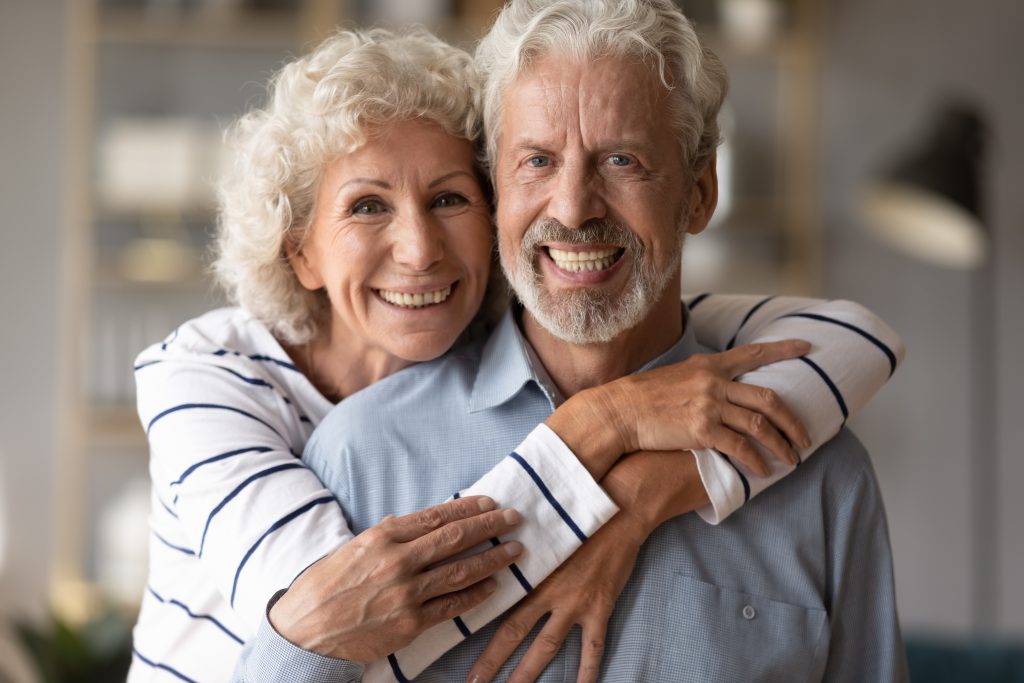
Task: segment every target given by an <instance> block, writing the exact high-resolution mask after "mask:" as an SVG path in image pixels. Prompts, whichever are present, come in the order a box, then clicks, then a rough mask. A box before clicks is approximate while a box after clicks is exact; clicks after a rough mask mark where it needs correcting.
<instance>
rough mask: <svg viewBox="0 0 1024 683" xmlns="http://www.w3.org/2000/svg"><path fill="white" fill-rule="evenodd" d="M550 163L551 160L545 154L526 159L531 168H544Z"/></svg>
mask: <svg viewBox="0 0 1024 683" xmlns="http://www.w3.org/2000/svg"><path fill="white" fill-rule="evenodd" d="M550 163H551V161H550V160H549V159H548V158H547V157H545V156H535V157H530V158H529V159H527V160H526V165H527V166H529V167H530V168H544V167H545V166H547V165H548V164H550Z"/></svg>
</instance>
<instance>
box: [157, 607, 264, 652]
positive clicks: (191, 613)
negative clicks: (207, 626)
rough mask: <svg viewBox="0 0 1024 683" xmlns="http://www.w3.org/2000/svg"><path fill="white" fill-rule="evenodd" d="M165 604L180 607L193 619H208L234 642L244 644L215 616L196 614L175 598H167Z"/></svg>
mask: <svg viewBox="0 0 1024 683" xmlns="http://www.w3.org/2000/svg"><path fill="white" fill-rule="evenodd" d="M167 604H168V605H174V606H175V607H180V608H181V609H183V610H185V613H186V614H188V615H189V616H190V617H192V618H193V619H204V620H206V621H209V622H210V623H211V624H213V625H214V626H216V627H217V628H219V629H220V630H221V631H223V632H224V634H225V635H226V636H228V637H229V638H231V639H232V640H234V641H235V642H236V643H238V644H239V645H245V641H244V640H242V639H241V638H239V637H238V636H236V635H235V634H234V633H232V632H231V631H230V630H228V628H227V627H226V626H225V625H224V624H222V623H220V622H219V621H218V620H217V619H216V618H214V617H212V616H210V615H209V614H196V613H195V612H193V611H192V610H190V609H189V608H188V606H187V605H185V604H184V603H181V602H179V601H177V600H168V601H167Z"/></svg>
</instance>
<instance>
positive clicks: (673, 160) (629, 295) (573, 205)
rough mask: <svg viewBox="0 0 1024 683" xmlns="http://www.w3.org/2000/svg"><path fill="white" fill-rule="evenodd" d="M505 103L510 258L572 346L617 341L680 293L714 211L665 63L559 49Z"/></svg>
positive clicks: (501, 180) (513, 279) (539, 311)
mask: <svg viewBox="0 0 1024 683" xmlns="http://www.w3.org/2000/svg"><path fill="white" fill-rule="evenodd" d="M503 105H504V107H503V113H502V120H501V126H500V138H499V140H498V146H497V158H496V160H495V181H496V186H497V194H498V205H497V223H498V237H499V247H500V250H501V263H502V267H503V268H504V270H505V272H506V275H507V276H508V279H509V282H510V283H511V284H512V287H513V289H515V291H516V294H517V295H518V296H519V298H520V300H521V301H522V302H523V304H524V305H525V307H526V309H527V310H528V311H529V312H530V313H531V314H532V315H533V316H534V318H536V319H537V321H538V322H539V323H540V324H541V325H542V326H543V327H544V328H546V329H547V330H548V331H549V332H551V333H552V334H554V335H555V336H556V337H559V338H561V339H563V340H565V341H568V342H572V343H577V344H586V343H595V342H605V341H609V340H611V339H613V338H615V337H616V336H618V335H619V334H620V333H622V332H624V331H626V330H628V329H631V328H633V327H635V326H636V325H637V324H638V323H639V322H641V321H643V320H644V319H645V318H647V316H648V314H649V313H650V312H651V309H652V308H653V307H654V305H655V304H656V303H658V301H660V300H661V299H662V298H663V295H664V294H665V292H666V291H667V288H669V287H673V288H674V289H673V292H674V293H673V297H674V298H676V299H677V298H678V291H679V260H680V255H681V251H682V240H683V236H684V235H685V233H686V232H693V233H696V232H699V231H700V230H701V229H703V227H704V225H706V222H707V217H708V216H704V215H703V213H704V212H703V211H698V212H694V211H692V210H691V208H692V207H693V206H694V204H700V202H699V201H695V200H698V199H699V197H697V196H696V195H699V192H695V187H696V186H695V184H694V183H693V182H692V180H691V178H690V174H689V172H688V170H687V169H686V167H685V165H684V162H683V157H682V152H681V149H680V147H679V144H678V141H677V138H676V135H675V131H674V130H673V129H672V127H671V125H670V123H669V122H670V120H671V119H670V111H669V100H668V92H667V91H666V89H665V87H664V86H663V85H662V84H661V82H660V80H658V78H657V75H656V73H655V71H654V69H653V67H652V66H651V65H649V64H646V65H645V64H644V63H642V62H641V61H640V60H634V59H629V58H621V57H616V58H606V59H601V60H597V61H593V62H591V63H587V64H579V63H575V62H573V61H571V60H569V59H567V58H565V57H561V56H557V55H550V56H548V57H545V58H543V59H541V60H539V61H538V62H536V63H535V64H534V65H532V66H531V68H530V69H529V70H527V71H526V72H524V73H523V74H522V75H521V76H520V77H519V78H518V79H516V80H515V81H513V82H512V83H511V84H510V86H509V87H508V88H507V89H506V91H505V93H504V97H503ZM712 173H713V168H712ZM711 206H712V207H713V203H712V205H711ZM695 213H696V214H700V215H695Z"/></svg>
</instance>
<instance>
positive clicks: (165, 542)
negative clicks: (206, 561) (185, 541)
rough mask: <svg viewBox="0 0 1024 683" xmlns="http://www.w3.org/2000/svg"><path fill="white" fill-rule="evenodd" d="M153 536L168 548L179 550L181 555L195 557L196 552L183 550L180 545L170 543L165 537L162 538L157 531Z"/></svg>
mask: <svg viewBox="0 0 1024 683" xmlns="http://www.w3.org/2000/svg"><path fill="white" fill-rule="evenodd" d="M153 535H154V536H156V540H158V541H160V542H161V543H163V544H164V545H165V546H167V547H168V548H172V549H174V550H177V551H178V552H179V553H185V554H186V555H195V554H196V551H194V550H189V549H188V548H183V547H181V546H180V545H174V544H173V543H171V542H170V541H168V540H167V539H166V538H164V537H163V536H161V535H160V534H158V533H157V532H155V531H154V532H153Z"/></svg>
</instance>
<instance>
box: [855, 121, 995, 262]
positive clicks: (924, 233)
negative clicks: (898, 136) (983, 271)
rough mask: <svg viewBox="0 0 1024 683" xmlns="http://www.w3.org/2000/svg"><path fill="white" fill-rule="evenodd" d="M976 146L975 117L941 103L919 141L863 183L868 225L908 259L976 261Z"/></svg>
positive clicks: (981, 238) (984, 239)
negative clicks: (942, 105) (932, 120)
mask: <svg viewBox="0 0 1024 683" xmlns="http://www.w3.org/2000/svg"><path fill="white" fill-rule="evenodd" d="M983 148H984V127H983V124H982V122H981V118H980V116H979V115H978V114H977V113H976V112H975V111H974V110H973V109H971V108H968V107H965V106H961V105H951V106H947V107H946V108H945V109H943V110H942V111H941V112H940V114H939V116H938V118H937V120H936V123H935V125H934V127H933V129H932V130H931V132H930V135H929V136H928V137H927V138H926V139H925V140H924V141H923V143H922V144H920V146H919V147H917V148H916V149H914V150H913V151H912V152H911V153H910V154H908V155H906V156H905V157H903V158H902V159H900V160H899V161H897V163H895V164H893V166H892V168H891V170H890V171H888V172H886V173H885V174H884V175H882V176H881V177H880V178H879V179H877V180H875V181H873V182H872V183H871V184H870V185H869V186H868V188H867V190H866V191H865V193H864V197H863V204H862V207H863V210H864V215H865V218H866V220H867V223H868V225H869V226H870V227H871V229H872V230H873V231H874V232H875V234H876V235H877V236H878V237H879V238H881V239H882V240H883V241H885V242H886V243H887V244H889V245H890V246H892V247H894V248H896V249H898V250H900V251H902V252H904V253H906V254H908V255H910V256H912V257H914V258H917V259H920V260H923V261H927V262H930V263H933V264H936V265H939V266H943V267H947V268H956V269H971V268H975V267H977V266H979V265H981V263H982V262H983V261H984V260H985V258H986V256H987V252H988V249H989V245H988V235H987V233H986V229H985V224H984V223H983V222H982V220H981V214H982V210H981V187H980V184H981V179H980V167H981V161H982V154H983Z"/></svg>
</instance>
